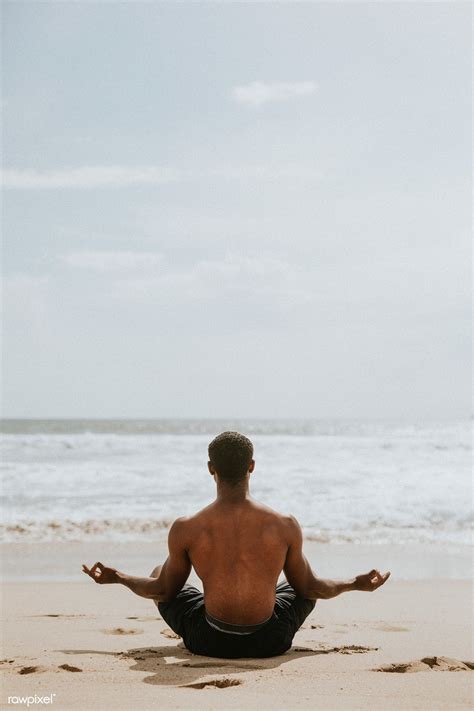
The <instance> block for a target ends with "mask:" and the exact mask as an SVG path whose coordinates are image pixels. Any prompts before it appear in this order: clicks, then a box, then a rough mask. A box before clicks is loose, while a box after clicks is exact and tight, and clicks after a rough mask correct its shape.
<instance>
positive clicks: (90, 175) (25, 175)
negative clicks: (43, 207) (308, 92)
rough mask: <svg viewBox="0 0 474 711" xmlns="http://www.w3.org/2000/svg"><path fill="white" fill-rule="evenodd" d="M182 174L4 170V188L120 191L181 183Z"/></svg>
mask: <svg viewBox="0 0 474 711" xmlns="http://www.w3.org/2000/svg"><path fill="white" fill-rule="evenodd" d="M183 177H185V173H184V172H183V171H176V170H171V169H169V168H165V167H159V166H153V165H152V166H138V167H133V166H123V165H90V166H87V165H86V166H82V167H78V168H66V169H63V170H44V171H37V170H8V169H7V170H4V171H3V172H2V184H3V187H5V188H123V187H130V186H133V185H163V184H166V183H172V182H175V181H178V180H182V179H183Z"/></svg>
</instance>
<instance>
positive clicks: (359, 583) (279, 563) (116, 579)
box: [83, 432, 390, 658]
mask: <svg viewBox="0 0 474 711" xmlns="http://www.w3.org/2000/svg"><path fill="white" fill-rule="evenodd" d="M254 467H255V462H254V460H253V446H252V443H251V442H250V440H249V439H247V437H244V435H241V434H239V433H238V432H223V433H222V434H220V435H219V436H218V437H216V438H215V439H214V440H213V441H212V442H211V444H210V445H209V462H208V468H209V472H210V474H211V476H213V477H214V480H215V482H216V484H217V498H216V500H215V501H213V503H212V504H210V505H209V506H206V508H204V509H202V511H199V512H198V513H197V514H195V515H194V516H190V517H189V518H178V519H177V520H176V521H175V522H174V523H173V525H172V526H171V529H170V532H169V537H168V547H169V555H168V558H167V559H166V561H165V563H163V565H161V566H158V567H157V568H155V569H154V570H153V571H152V573H151V576H150V577H149V578H136V577H133V576H130V575H126V574H125V573H121V572H119V571H118V570H115V569H114V568H107V567H105V566H104V565H102V563H96V564H95V565H93V566H92V568H90V569H89V568H88V567H87V566H86V565H84V566H83V571H84V573H86V574H87V575H89V576H90V577H91V578H92V579H93V580H95V582H96V583H100V584H103V583H121V584H122V585H125V586H126V587H128V588H130V590H132V592H134V593H136V594H137V595H141V596H142V597H146V598H150V599H152V600H153V601H154V602H155V604H156V605H157V607H158V609H159V611H160V613H161V616H162V617H163V619H164V620H165V621H166V622H167V624H168V625H169V626H170V627H171V629H173V630H174V631H175V632H176V633H177V634H178V635H180V637H182V638H183V641H184V644H185V645H186V647H187V648H188V649H189V650H190V651H191V652H194V653H195V654H203V655H206V656H209V657H227V658H237V657H271V656H276V655H278V654H283V652H285V651H286V650H288V649H289V648H290V647H291V643H292V640H293V637H294V635H295V633H296V631H297V630H298V628H299V627H300V626H301V625H302V624H303V621H304V620H305V619H306V617H307V616H308V615H309V613H310V612H311V610H312V609H313V608H314V606H315V604H316V600H318V599H319V598H321V599H324V600H328V599H329V598H332V597H336V595H340V593H342V592H346V591H349V590H365V591H369V592H370V591H373V590H376V589H377V588H378V587H380V586H381V585H383V584H384V583H385V581H386V580H387V578H388V577H389V575H390V573H385V575H381V574H380V573H379V572H378V571H377V570H371V571H370V573H366V574H365V575H358V576H357V577H356V578H353V579H352V580H347V581H345V582H338V581H334V580H324V579H322V578H318V577H317V576H316V575H315V574H314V572H313V571H312V570H311V566H310V564H309V563H308V561H307V559H306V558H305V556H304V555H303V551H302V533H301V528H300V526H299V524H298V522H297V520H296V519H295V518H294V517H293V516H285V515H283V514H280V513H277V512H276V511H273V510H272V509H270V508H269V507H268V506H264V505H263V504H260V503H258V502H257V501H254V500H253V499H252V498H251V496H250V494H249V477H250V475H251V473H252V472H253V470H254ZM191 566H192V567H194V570H195V571H196V573H197V575H198V577H199V578H200V579H201V580H202V583H203V588H204V594H202V593H201V592H200V591H199V590H198V589H197V588H195V587H192V586H191V585H185V583H186V580H187V579H188V576H189V573H190V571H191ZM282 570H283V571H284V573H285V576H286V580H287V582H286V581H285V582H282V583H280V584H279V585H277V582H278V577H279V575H280V573H281V571H282Z"/></svg>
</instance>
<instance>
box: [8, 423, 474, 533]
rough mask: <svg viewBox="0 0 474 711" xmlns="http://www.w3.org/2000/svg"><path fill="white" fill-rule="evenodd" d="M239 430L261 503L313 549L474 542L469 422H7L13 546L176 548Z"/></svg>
mask: <svg viewBox="0 0 474 711" xmlns="http://www.w3.org/2000/svg"><path fill="white" fill-rule="evenodd" d="M226 429H233V430H238V431H240V432H242V433H244V434H246V435H247V436H249V437H250V438H251V439H252V441H253V443H254V448H255V460H256V467H255V471H254V473H253V474H252V475H251V479H250V481H251V492H252V495H253V496H254V497H255V498H256V499H258V500H259V501H262V502H264V503H265V504H267V505H269V506H271V507H273V508H275V509H277V510H279V511H283V512H285V513H289V514H293V515H294V516H296V518H297V519H298V520H299V521H300V523H301V525H302V527H303V530H304V534H305V536H306V537H307V538H309V539H313V540H317V541H321V542H325V543H351V542H354V543H370V544H374V543H380V544H387V543H388V544H391V543H407V544H408V543H413V542H416V543H440V544H442V543H447V544H457V545H464V544H469V543H470V542H472V483H471V423H470V422H452V423H430V424H426V423H425V424H419V423H418V424H417V423H412V424H407V423H404V424H400V423H398V424H397V423H380V422H378V423H371V422H341V421H309V420H304V421H302V420H292V421H282V420H258V421H252V420H239V421H224V420H222V421H217V420H212V421H211V420H3V421H2V423H1V431H2V438H1V439H2V443H1V459H2V466H3V480H2V481H3V484H2V496H3V517H2V518H3V521H2V526H1V529H2V534H3V539H4V540H7V541H12V540H16V541H25V542H26V541H46V540H78V541H83V540H88V539H99V538H100V539H107V540H123V541H125V540H127V541H132V540H137V539H140V540H145V539H146V540H156V539H163V538H164V537H165V536H166V532H167V529H168V527H169V525H170V523H171V522H172V521H173V519H174V518H176V517H178V516H186V515H190V514H192V513H193V512H195V511H197V510H198V509H200V508H201V507H203V506H205V505H206V504H208V503H209V502H210V501H212V500H213V498H214V497H215V484H214V480H213V478H212V477H211V476H210V474H209V473H208V470H207V459H208V457H207V446H208V444H209V442H210V440H211V439H212V438H213V437H214V436H215V435H217V434H218V433H219V432H221V431H223V430H226Z"/></svg>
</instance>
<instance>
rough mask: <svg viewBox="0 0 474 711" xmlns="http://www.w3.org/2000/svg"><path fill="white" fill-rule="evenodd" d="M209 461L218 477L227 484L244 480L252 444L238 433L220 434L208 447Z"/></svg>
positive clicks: (250, 458) (248, 466)
mask: <svg viewBox="0 0 474 711" xmlns="http://www.w3.org/2000/svg"><path fill="white" fill-rule="evenodd" d="M208 451H209V460H210V462H211V464H212V466H213V467H214V469H215V470H216V472H217V473H218V474H219V477H220V478H221V479H223V480H224V481H227V482H229V483H236V482H238V481H241V480H242V479H244V478H245V475H246V474H247V472H248V470H249V468H250V463H251V462H252V459H253V444H252V442H251V441H250V440H249V438H248V437H245V435H243V434H240V432H222V433H221V434H220V435H217V437H216V438H215V439H213V440H212V442H211V443H210V445H209V450H208Z"/></svg>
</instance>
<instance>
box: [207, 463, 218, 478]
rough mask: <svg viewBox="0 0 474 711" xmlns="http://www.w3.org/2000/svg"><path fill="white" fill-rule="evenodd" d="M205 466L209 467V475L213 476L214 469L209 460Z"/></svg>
mask: <svg viewBox="0 0 474 711" xmlns="http://www.w3.org/2000/svg"><path fill="white" fill-rule="evenodd" d="M207 468H208V469H209V474H210V475H211V476H214V474H215V473H216V470H215V469H214V467H213V466H212V464H211V462H208V463H207Z"/></svg>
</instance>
